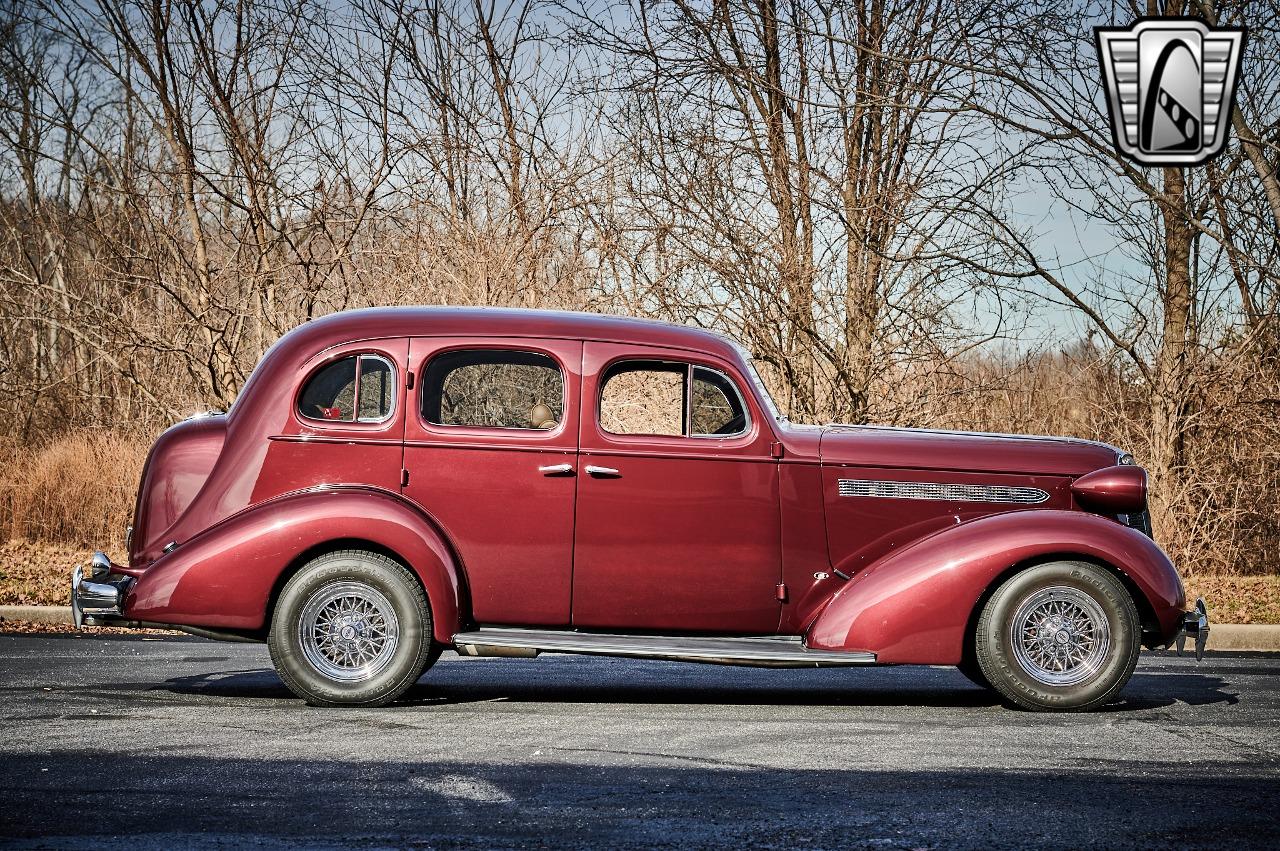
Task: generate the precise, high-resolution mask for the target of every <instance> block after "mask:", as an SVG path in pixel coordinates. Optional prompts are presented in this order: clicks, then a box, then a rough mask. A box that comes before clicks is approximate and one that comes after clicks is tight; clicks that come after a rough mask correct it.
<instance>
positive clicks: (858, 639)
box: [806, 510, 1186, 665]
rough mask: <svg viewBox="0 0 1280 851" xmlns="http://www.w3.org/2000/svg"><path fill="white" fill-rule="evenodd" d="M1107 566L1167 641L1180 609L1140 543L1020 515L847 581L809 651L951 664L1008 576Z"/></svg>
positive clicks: (1112, 531) (1125, 534)
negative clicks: (1041, 566) (1046, 568)
mask: <svg viewBox="0 0 1280 851" xmlns="http://www.w3.org/2000/svg"><path fill="white" fill-rule="evenodd" d="M1058 557H1061V558H1064V559H1071V558H1076V559H1083V560H1086V561H1094V562H1102V563H1105V564H1108V565H1111V566H1112V567H1114V568H1115V569H1117V570H1119V571H1121V572H1122V573H1123V574H1124V575H1125V576H1126V577H1128V578H1129V579H1130V580H1131V581H1132V583H1133V585H1135V586H1137V588H1138V590H1139V591H1140V592H1141V593H1142V594H1143V596H1145V597H1146V600H1147V602H1148V603H1149V604H1150V606H1151V609H1152V610H1153V611H1154V612H1155V615H1156V619H1157V620H1158V621H1159V624H1160V631H1161V637H1162V638H1164V639H1166V640H1168V639H1171V638H1172V636H1173V634H1174V633H1175V632H1176V631H1177V629H1178V623H1179V620H1180V618H1181V615H1182V612H1183V608H1184V606H1185V604H1186V599H1185V594H1184V592H1183V589H1182V581H1181V580H1180V579H1179V578H1178V574H1177V571H1175V570H1174V567H1173V564H1172V563H1171V562H1170V561H1169V558H1168V557H1167V556H1166V555H1165V554H1164V552H1163V551H1161V549H1160V548H1159V547H1158V546H1156V544H1155V542H1153V541H1152V540H1151V539H1150V538H1148V537H1147V536H1146V535H1143V534H1142V533H1141V532H1138V531H1136V530H1134V529H1130V528H1128V527H1127V526H1122V525H1120V524H1119V523H1116V522H1115V521H1113V520H1108V519H1107V518H1105V517H1099V516H1098V515H1095V514H1086V513H1084V512H1079V511H1057V510H1027V511H1014V512H1008V513H1005V514H996V515H988V516H986V517H983V518H980V519H978V520H972V521H970V522H968V523H963V524H961V525H958V526H952V527H950V528H948V529H944V530H943V531H940V532H936V533H934V534H933V535H930V536H928V537H925V538H922V539H920V540H919V541H916V542H915V543H913V544H911V545H909V546H907V547H904V548H903V549H900V550H898V551H896V552H894V553H891V554H889V555H887V556H885V557H883V558H881V559H880V560H879V561H877V562H876V563H875V564H873V565H872V566H871V567H870V568H868V569H867V570H866V571H865V572H863V573H860V574H858V575H857V576H855V577H854V578H853V579H852V580H850V582H849V583H848V584H847V585H845V587H844V588H842V589H841V590H840V591H839V592H837V593H836V594H835V595H834V596H833V597H832V598H831V602H830V603H828V604H827V606H826V608H825V609H823V611H822V612H821V613H820V614H819V615H818V617H817V618H816V619H815V621H814V623H813V625H812V627H810V629H809V632H808V636H807V641H806V643H807V644H808V646H810V647H813V648H816V649H823V650H869V651H871V652H873V653H875V654H876V659H877V661H879V662H884V663H887V664H896V663H901V664H929V665H955V664H958V663H959V662H960V660H961V655H962V653H963V651H964V642H965V632H966V630H967V629H968V625H969V621H970V615H971V614H972V613H973V611H974V607H975V606H976V605H977V604H978V601H979V600H981V599H982V597H983V594H984V593H985V592H986V590H987V589H988V588H989V587H990V586H991V585H992V583H993V582H995V581H996V580H997V579H999V578H1001V577H1002V576H1003V575H1004V574H1005V573H1006V572H1008V571H1009V570H1010V569H1011V568H1013V567H1015V566H1017V565H1020V564H1025V563H1029V562H1035V561H1046V560H1049V559H1052V558H1058Z"/></svg>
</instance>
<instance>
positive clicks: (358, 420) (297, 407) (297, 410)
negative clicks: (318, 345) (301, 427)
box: [293, 351, 400, 428]
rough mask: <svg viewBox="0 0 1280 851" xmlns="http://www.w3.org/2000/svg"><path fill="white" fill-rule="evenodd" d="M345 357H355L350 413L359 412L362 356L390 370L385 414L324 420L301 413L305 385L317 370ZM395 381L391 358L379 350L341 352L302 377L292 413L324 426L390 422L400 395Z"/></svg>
mask: <svg viewBox="0 0 1280 851" xmlns="http://www.w3.org/2000/svg"><path fill="white" fill-rule="evenodd" d="M347 358H355V359H356V381H355V394H354V396H353V397H352V406H353V407H352V411H351V413H352V414H357V415H358V414H359V413H360V375H361V368H360V360H361V359H362V358H373V359H374V360H380V361H382V362H383V363H385V364H386V365H387V367H388V368H389V369H390V370H391V387H392V393H391V407H390V408H389V409H387V414H386V416H383V417H378V418H377V419H373V418H370V417H360V416H356V417H355V418H354V419H350V420H326V419H321V418H320V417H312V416H308V415H307V414H305V413H303V411H302V394H303V393H305V392H306V390H307V385H309V384H310V383H311V379H313V378H315V377H316V375H317V374H319V372H320V371H321V370H322V369H326V368H328V367H330V366H332V365H333V364H335V363H339V362H341V361H344V360H346V359H347ZM396 381H397V373H396V365H395V364H394V363H392V362H391V360H390V359H389V358H388V357H387V356H386V355H383V354H381V353H379V352H371V351H363V352H360V351H357V352H343V353H342V354H340V355H338V356H337V357H335V358H330V359H329V360H326V361H325V362H324V363H321V364H318V365H317V366H316V368H315V369H313V370H311V372H309V373H307V377H306V379H304V380H303V382H302V383H301V384H299V385H298V392H297V394H296V395H295V396H294V400H293V413H294V416H296V417H297V418H298V419H299V420H302V421H303V422H305V423H316V424H317V425H321V426H324V427H326V428H341V427H343V426H353V425H385V424H386V423H388V422H390V421H391V420H392V419H393V418H394V417H395V415H396V400H397V399H398V398H399V396H400V385H399V384H397V383H396Z"/></svg>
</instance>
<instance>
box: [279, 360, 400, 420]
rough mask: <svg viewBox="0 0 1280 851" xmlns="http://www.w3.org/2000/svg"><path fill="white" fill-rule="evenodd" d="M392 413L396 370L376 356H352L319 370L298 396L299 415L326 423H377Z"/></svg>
mask: <svg viewBox="0 0 1280 851" xmlns="http://www.w3.org/2000/svg"><path fill="white" fill-rule="evenodd" d="M394 410H395V371H394V370H393V369H392V368H391V364H390V363H389V362H388V361H387V360H386V359H384V358H382V357H379V356H378V355H351V356H350V357H345V358H342V359H340V360H336V361H334V362H333V363H331V364H327V365H326V366H324V367H321V368H320V370H319V371H317V372H316V373H315V374H314V375H312V376H311V379H310V380H309V381H307V383H306V386H305V387H303V388H302V394H301V395H300V396H299V397H298V413H299V414H301V415H302V416H304V417H306V418H307V419H312V420H324V421H326V422H339V423H350V422H362V423H379V422H384V421H385V420H387V419H388V418H390V416H391V413H392V411H394Z"/></svg>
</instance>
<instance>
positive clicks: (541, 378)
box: [422, 349, 564, 430]
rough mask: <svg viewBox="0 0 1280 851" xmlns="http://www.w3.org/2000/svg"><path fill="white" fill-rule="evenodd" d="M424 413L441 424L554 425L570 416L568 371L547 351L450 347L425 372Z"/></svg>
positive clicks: (423, 384)
mask: <svg viewBox="0 0 1280 851" xmlns="http://www.w3.org/2000/svg"><path fill="white" fill-rule="evenodd" d="M422 417H423V419H425V420H426V421H427V422H429V423H431V424H433V425H441V426H470V427H472V428H516V429H542V430H546V429H553V428H555V427H556V426H557V425H559V424H560V421H561V420H562V419H563V417H564V373H562V372H561V370H560V366H559V364H557V363H556V362H555V361H554V360H553V359H552V358H551V357H549V356H548V355H545V354H542V353H541V352H525V351H507V350H496V349H468V350H463V351H454V352H446V353H444V354H442V355H439V356H437V357H435V358H433V359H432V361H431V362H430V363H429V364H428V365H427V369H426V373H425V374H424V375H423V379H422Z"/></svg>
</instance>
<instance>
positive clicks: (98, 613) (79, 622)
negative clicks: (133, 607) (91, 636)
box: [71, 553, 133, 629]
mask: <svg viewBox="0 0 1280 851" xmlns="http://www.w3.org/2000/svg"><path fill="white" fill-rule="evenodd" d="M112 567H113V565H112V564H111V559H109V558H107V557H106V556H105V555H103V554H102V553H94V554H93V559H92V560H91V561H90V562H89V565H88V567H87V568H86V567H85V566H84V565H76V568H75V570H74V571H72V573H71V619H72V620H73V621H74V622H75V625H76V629H80V628H81V627H82V626H85V625H86V624H87V625H89V626H106V625H108V624H111V623H114V622H118V621H123V620H124V619H125V617H124V598H125V594H126V593H127V592H128V590H129V586H130V585H131V584H133V578H132V577H129V576H123V575H120V574H115V575H113V574H112Z"/></svg>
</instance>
